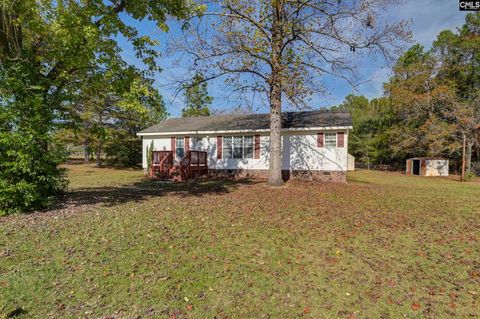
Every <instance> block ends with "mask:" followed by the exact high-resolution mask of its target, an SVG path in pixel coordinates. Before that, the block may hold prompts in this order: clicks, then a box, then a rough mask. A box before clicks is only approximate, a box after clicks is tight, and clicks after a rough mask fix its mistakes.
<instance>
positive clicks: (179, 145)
mask: <svg viewBox="0 0 480 319" xmlns="http://www.w3.org/2000/svg"><path fill="white" fill-rule="evenodd" d="M175 155H176V156H177V157H184V156H185V140H184V138H183V137H177V141H176V145H175Z"/></svg>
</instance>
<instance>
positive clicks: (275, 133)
mask: <svg viewBox="0 0 480 319" xmlns="http://www.w3.org/2000/svg"><path fill="white" fill-rule="evenodd" d="M281 129H282V92H281V91H280V88H279V85H275V84H274V85H272V86H271V93H270V168H269V171H268V184H269V185H270V186H282V185H283V179H282V135H281Z"/></svg>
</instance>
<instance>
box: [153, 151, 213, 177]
mask: <svg viewBox="0 0 480 319" xmlns="http://www.w3.org/2000/svg"><path fill="white" fill-rule="evenodd" d="M173 155H174V154H173V151H153V152H152V164H151V166H150V172H149V175H150V177H151V178H159V179H168V180H175V181H186V180H189V179H192V178H197V177H200V176H202V175H206V174H207V173H208V164H207V152H204V151H187V153H186V154H185V156H184V157H183V158H182V160H181V161H180V162H179V163H177V164H176V163H174V156H173Z"/></svg>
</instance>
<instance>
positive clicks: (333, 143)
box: [325, 133, 337, 148]
mask: <svg viewBox="0 0 480 319" xmlns="http://www.w3.org/2000/svg"><path fill="white" fill-rule="evenodd" d="M325 147H328V148H334V147H337V133H325Z"/></svg>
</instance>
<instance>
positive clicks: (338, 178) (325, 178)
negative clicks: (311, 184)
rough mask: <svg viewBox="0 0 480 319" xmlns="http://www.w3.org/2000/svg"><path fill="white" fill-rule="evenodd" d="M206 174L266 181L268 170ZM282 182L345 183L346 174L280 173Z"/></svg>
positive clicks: (319, 172)
mask: <svg viewBox="0 0 480 319" xmlns="http://www.w3.org/2000/svg"><path fill="white" fill-rule="evenodd" d="M208 174H209V175H211V176H216V177H233V178H253V179H267V178H268V170H264V169H250V170H247V169H231V170H227V169H209V170H208ZM282 177H283V180H284V181H287V180H289V179H298V180H308V181H322V182H335V183H345V182H346V181H347V179H346V173H345V172H340V171H286V170H283V171H282Z"/></svg>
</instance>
